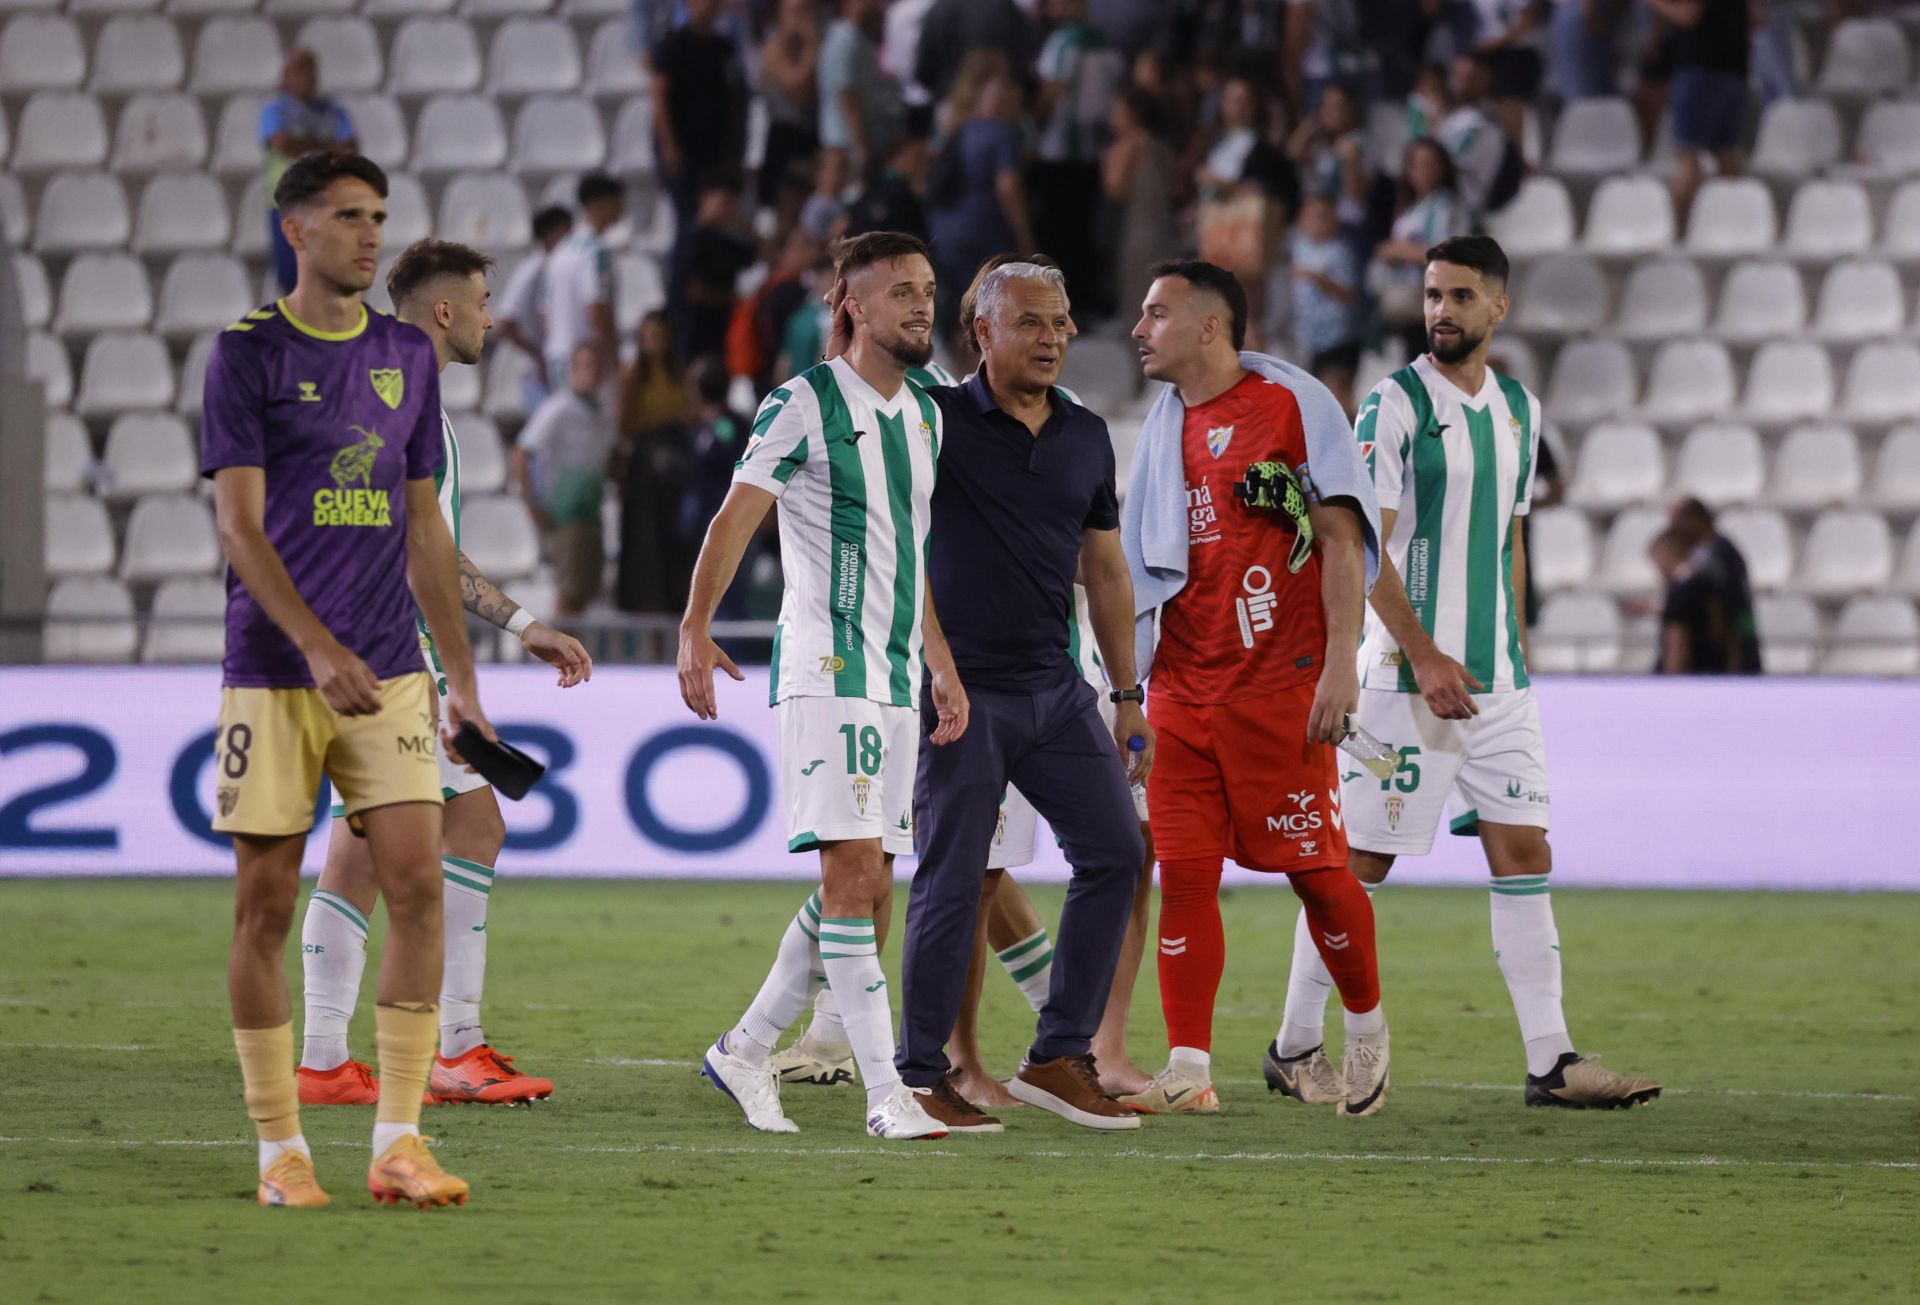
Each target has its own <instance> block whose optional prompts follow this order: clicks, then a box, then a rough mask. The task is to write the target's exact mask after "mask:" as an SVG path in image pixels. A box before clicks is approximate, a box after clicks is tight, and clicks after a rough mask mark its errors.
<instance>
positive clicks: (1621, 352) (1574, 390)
mask: <svg viewBox="0 0 1920 1305" xmlns="http://www.w3.org/2000/svg"><path fill="white" fill-rule="evenodd" d="M1639 397H1640V382H1639V378H1638V377H1636V376H1635V375H1634V373H1633V356H1632V355H1631V354H1629V353H1628V352H1627V347H1626V346H1625V345H1624V344H1621V343H1620V342H1619V341H1618V340H1610V339H1606V338H1604V337H1591V338H1588V339H1582V340H1574V341H1572V342H1570V343H1569V344H1568V345H1567V346H1566V347H1565V348H1564V349H1562V350H1561V351H1560V355H1559V357H1557V358H1555V359H1554V360H1553V380H1552V381H1551V382H1550V383H1549V384H1548V386H1547V393H1546V409H1547V411H1548V412H1550V413H1552V414H1553V417H1554V420H1555V421H1563V422H1567V423H1569V424H1571V425H1576V426H1584V425H1586V424H1587V423H1588V422H1591V421H1599V420H1600V419H1601V418H1603V417H1609V416H1612V415H1613V414H1614V413H1617V412H1622V411H1625V410H1626V409H1629V408H1631V407H1632V406H1633V404H1634V402H1635V400H1637V399H1638V398H1639Z"/></svg>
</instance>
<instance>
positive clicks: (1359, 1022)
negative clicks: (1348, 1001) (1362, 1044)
mask: <svg viewBox="0 0 1920 1305" xmlns="http://www.w3.org/2000/svg"><path fill="white" fill-rule="evenodd" d="M1346 1016H1347V1036H1348V1037H1350V1038H1365V1039H1368V1040H1371V1039H1374V1038H1377V1037H1379V1036H1380V1035H1381V1034H1383V1033H1385V1032H1386V1031H1387V1008H1386V1007H1384V1006H1375V1007H1374V1008H1373V1009H1372V1010H1366V1011H1351V1010H1350V1011H1348V1012H1346Z"/></svg>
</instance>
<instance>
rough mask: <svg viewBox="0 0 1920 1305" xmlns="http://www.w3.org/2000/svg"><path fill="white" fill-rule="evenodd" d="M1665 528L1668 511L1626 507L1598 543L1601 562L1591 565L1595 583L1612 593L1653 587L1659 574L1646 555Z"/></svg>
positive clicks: (1639, 591) (1658, 581)
mask: <svg viewBox="0 0 1920 1305" xmlns="http://www.w3.org/2000/svg"><path fill="white" fill-rule="evenodd" d="M1666 528H1667V514H1666V513H1665V512H1659V511H1656V510H1654V509H1652V508H1629V509H1628V510H1627V511H1625V512H1622V513H1621V514H1620V515H1619V516H1617V517H1615V518H1614V519H1613V524H1612V525H1611V526H1609V527H1608V528H1607V537H1606V539H1605V540H1604V541H1602V543H1601V545H1600V563H1599V565H1598V566H1596V567H1595V568H1594V572H1593V580H1594V583H1595V584H1597V585H1599V586H1601V587H1602V588H1604V589H1610V590H1612V591H1613V592H1615V593H1641V592H1646V591H1649V590H1652V589H1655V588H1657V587H1658V586H1659V584H1660V577H1659V576H1658V575H1656V574H1655V573H1654V569H1653V562H1652V560H1651V559H1650V558H1648V557H1647V546H1648V545H1649V544H1651V543H1652V542H1653V537H1654V536H1655V535H1657V534H1659V533H1660V532H1661V531H1662V530H1665V529H1666Z"/></svg>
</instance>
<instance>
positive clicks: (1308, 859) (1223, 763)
mask: <svg viewBox="0 0 1920 1305" xmlns="http://www.w3.org/2000/svg"><path fill="white" fill-rule="evenodd" d="M1246 320H1247V301H1246V295H1245V292H1244V291H1243V290H1242V289H1241V287H1240V283H1239V282H1238V281H1237V280H1236V279H1235V278H1234V276H1233V275H1232V274H1231V273H1229V272H1227V271H1225V270H1224V269H1222V268H1219V267H1216V266H1214V265H1213V264H1210V263H1202V262H1177V263H1163V264H1161V265H1160V266H1159V267H1156V268H1155V269H1154V281H1153V284H1152V286H1151V288H1150V289H1149V290H1148V292H1147V298H1146V302H1145V303H1144V304H1143V306H1142V311H1141V318H1140V323H1139V325H1137V326H1136V327H1135V328H1134V331H1133V338H1134V340H1135V341H1136V342H1137V343H1138V344H1139V346H1140V356H1141V365H1142V367H1143V369H1144V371H1145V373H1146V375H1147V378H1148V379H1149V380H1157V381H1166V382H1169V383H1170V384H1171V386H1172V389H1171V391H1170V392H1168V393H1166V394H1164V395H1163V396H1162V397H1161V398H1160V400H1159V401H1158V403H1156V405H1155V407H1154V409H1153V411H1152V413H1150V414H1149V416H1148V418H1147V420H1146V423H1145V425H1144V426H1143V428H1142V430H1141V438H1140V447H1139V449H1138V451H1137V453H1136V456H1135V461H1134V472H1133V478H1132V484H1131V488H1130V490H1129V502H1128V509H1129V510H1128V511H1127V512H1125V513H1124V514H1123V518H1122V539H1123V542H1124V544H1125V547H1126V549H1127V553H1128V557H1129V559H1130V562H1131V564H1132V567H1133V570H1134V589H1135V595H1136V606H1137V607H1138V608H1139V610H1140V612H1141V614H1142V617H1141V620H1142V626H1143V629H1144V630H1145V631H1147V633H1146V634H1145V636H1144V637H1145V639H1146V640H1147V642H1148V645H1149V646H1151V642H1152V634H1151V630H1152V628H1153V623H1154V617H1155V615H1156V609H1157V617H1158V644H1157V648H1154V650H1153V655H1152V658H1151V661H1150V662H1149V661H1147V660H1145V659H1143V660H1142V661H1141V665H1142V666H1147V665H1150V666H1151V672H1150V674H1149V677H1148V680H1147V688H1148V706H1147V714H1148V719H1149V720H1150V721H1151V722H1152V724H1153V728H1154V730H1155V731H1156V733H1157V734H1158V737H1159V754H1158V762H1157V764H1156V765H1155V767H1154V771H1153V774H1152V777H1151V778H1150V779H1149V780H1148V792H1147V805H1148V808H1149V809H1150V810H1151V811H1152V812H1153V832H1154V842H1155V845H1156V848H1157V851H1158V854H1159V859H1160V1004H1161V1009H1162V1011H1163V1012H1164V1014H1165V1016H1166V1022H1167V1041H1168V1044H1169V1047H1170V1051H1169V1053H1168V1061H1167V1067H1166V1069H1164V1070H1162V1071H1161V1072H1160V1074H1158V1075H1157V1076H1156V1077H1155V1078H1154V1079H1153V1081H1152V1082H1151V1083H1149V1084H1148V1085H1147V1087H1146V1088H1145V1089H1144V1090H1143V1091H1141V1092H1138V1093H1135V1094H1133V1095H1131V1096H1127V1097H1123V1098H1122V1100H1124V1101H1126V1102H1127V1103H1128V1104H1130V1105H1133V1106H1134V1107H1136V1108H1137V1109H1140V1110H1143V1111H1147V1112H1150V1113H1155V1114H1159V1113H1176V1114H1181V1113H1195V1114H1209V1113H1213V1112H1215V1111H1218V1110H1219V1109H1220V1100H1219V1095H1218V1093H1217V1092H1216V1091H1215V1089H1214V1086H1213V1074H1212V1067H1211V1044H1212V1038H1213V1008H1214V998H1215V996H1216V994H1217V993H1218V991H1219V988H1220V976H1221V973H1222V971H1223V970H1224V969H1225V966H1226V944H1225V940H1224V936H1223V932H1222V928H1221V921H1220V899H1219V894H1220V873H1221V868H1222V864H1223V863H1224V862H1225V861H1226V860H1229V859H1230V860H1232V861H1234V862H1236V863H1237V864H1239V865H1241V866H1243V867H1245V868H1246V869H1249V870H1257V871H1266V872H1271V873H1278V874H1285V875H1286V876H1287V877H1288V881H1289V882H1290V883H1291V885H1292V887H1293V891H1294V893H1295V894H1296V895H1297V896H1298V897H1299V898H1300V900H1301V902H1302V903H1303V904H1304V905H1305V908H1306V916H1307V920H1308V925H1309V932H1310V934H1311V936H1312V938H1313V941H1314V943H1315V945H1316V946H1317V947H1318V948H1319V950H1320V953H1321V955H1322V956H1323V957H1324V958H1325V960H1326V963H1327V968H1328V970H1329V971H1330V972H1331V973H1332V975H1333V978H1334V982H1335V984H1336V985H1337V986H1338V987H1339V990H1340V996H1341V1000H1342V1002H1343V1003H1344V1004H1345V1006H1346V1008H1347V1011H1348V1014H1347V1030H1348V1038H1347V1046H1346V1052H1345V1063H1344V1065H1343V1067H1342V1071H1341V1073H1340V1074H1339V1075H1338V1077H1336V1076H1335V1074H1334V1072H1333V1070H1332V1067H1331V1065H1330V1064H1329V1063H1328V1062H1327V1061H1326V1060H1325V1057H1324V1056H1322V1057H1320V1059H1319V1060H1318V1062H1317V1066H1318V1067H1324V1069H1323V1072H1321V1073H1319V1074H1318V1075H1317V1077H1316V1076H1313V1075H1310V1074H1307V1073H1305V1072H1303V1066H1295V1067H1292V1068H1293V1072H1294V1074H1295V1084H1296V1087H1297V1089H1298V1090H1297V1091H1296V1092H1295V1093H1294V1094H1295V1095H1300V1096H1302V1099H1304V1100H1314V1101H1321V1102H1331V1103H1337V1105H1338V1109H1339V1111H1340V1112H1341V1113H1342V1114H1347V1115H1371V1114H1373V1113H1374V1112H1375V1111H1377V1110H1379V1109H1380V1107H1381V1105H1382V1104H1383V1103H1384V1102H1385V1100H1386V1095H1387V1022H1386V1016H1385V1014H1384V1012H1383V1011H1382V1009H1381V1006H1380V980H1379V969H1378V964H1377V961H1376V958H1375V952H1374V941H1373V907H1372V904H1371V903H1370V902H1369V901H1368V899H1367V894H1366V891H1365V890H1364V889H1363V888H1362V887H1361V885H1360V882H1359V881H1358V880H1357V879H1356V878H1354V876H1353V874H1352V872H1351V871H1349V870H1348V868H1347V840H1346V834H1345V832H1344V822H1343V820H1342V818H1341V812H1340V773H1339V766H1338V763H1337V761H1336V752H1335V746H1334V745H1335V744H1336V743H1337V742H1338V741H1339V740H1341V739H1342V738H1344V737H1345V736H1346V733H1347V729H1348V721H1347V718H1348V716H1349V714H1350V713H1352V712H1353V711H1354V709H1355V705H1356V702H1357V700H1358V697H1359V691H1360V690H1359V678H1358V669H1357V659H1358V652H1359V645H1360V634H1361V622H1362V619H1363V616H1364V610H1365V605H1366V596H1367V589H1368V586H1369V584H1370V582H1371V578H1372V575H1373V574H1374V573H1375V571H1376V568H1377V567H1378V551H1379V550H1378V540H1379V527H1378V521H1379V512H1378V509H1377V508H1376V507H1375V506H1374V499H1373V491H1372V485H1371V482H1370V481H1369V479H1368V477H1367V472H1366V464H1365V462H1364V461H1363V460H1362V458H1361V456H1360V451H1359V448H1358V446H1357V445H1356V444H1355V443H1354V441H1353V435H1352V431H1351V428H1350V427H1349V426H1348V424H1347V420H1346V414H1345V413H1344V412H1343V411H1342V410H1341V408H1340V405H1339V403H1338V402H1337V401H1336V400H1335V399H1334V398H1333V396H1332V394H1331V393H1330V392H1328V391H1327V390H1326V388H1325V387H1324V386H1322V385H1320V384H1319V382H1317V381H1315V380H1313V379H1312V378H1311V377H1309V376H1308V375H1307V374H1306V373H1304V372H1301V371H1299V370H1298V369H1296V368H1292V367H1289V366H1287V365H1286V364H1284V363H1281V362H1280V361H1279V360H1277V359H1272V358H1267V357H1264V356H1263V355H1259V354H1250V353H1249V354H1243V353H1241V352H1240V347H1241V344H1242V342H1243V341H1244V339H1245V334H1246ZM1269 1059H1271V1052H1270V1055H1269ZM1286 1068H1288V1067H1285V1066H1283V1067H1282V1069H1283V1070H1284V1069H1286ZM1271 1078H1272V1067H1271V1066H1269V1080H1271Z"/></svg>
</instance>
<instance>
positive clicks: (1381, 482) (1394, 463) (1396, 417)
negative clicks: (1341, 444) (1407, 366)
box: [1354, 380, 1413, 511]
mask: <svg viewBox="0 0 1920 1305" xmlns="http://www.w3.org/2000/svg"><path fill="white" fill-rule="evenodd" d="M1354 435H1355V437H1356V438H1357V439H1358V440H1359V441H1360V456H1361V457H1363V458H1365V459H1366V460H1367V471H1368V473H1369V474H1370V475H1372V477H1373V495H1374V499H1375V500H1376V501H1377V502H1378V503H1379V504H1380V506H1381V507H1382V508H1383V509H1388V510H1393V511H1397V510H1398V509H1399V507H1400V491H1401V487H1402V486H1403V485H1404V483H1405V480H1406V465H1407V445H1408V443H1409V441H1410V440H1411V439H1412V437H1413V405H1412V404H1410V403H1408V402H1407V396H1406V394H1405V393H1404V392H1403V391H1402V390H1401V388H1400V386H1399V385H1398V384H1396V383H1395V382H1393V381H1392V380H1385V381H1381V382H1380V384H1378V385H1376V386H1374V387H1373V393H1371V394H1369V395H1367V398H1366V401H1365V402H1364V403H1362V404H1361V405H1360V416H1359V418H1358V420H1357V421H1355V423H1354Z"/></svg>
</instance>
